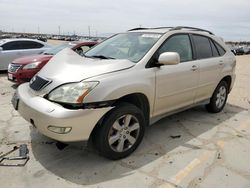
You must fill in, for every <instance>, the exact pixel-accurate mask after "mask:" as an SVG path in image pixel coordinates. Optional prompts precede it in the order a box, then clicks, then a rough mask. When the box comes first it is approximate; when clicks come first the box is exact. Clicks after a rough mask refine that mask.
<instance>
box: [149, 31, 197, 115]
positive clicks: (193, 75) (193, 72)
mask: <svg viewBox="0 0 250 188" xmlns="http://www.w3.org/2000/svg"><path fill="white" fill-rule="evenodd" d="M164 52H177V53H179V55H180V58H181V63H179V64H177V65H165V66H161V67H159V68H158V69H156V94H155V96H156V97H155V107H154V115H160V114H163V113H166V112H170V111H173V110H176V109H179V108H181V107H185V106H188V105H191V104H193V103H194V96H195V93H196V89H197V86H198V79H199V66H198V62H197V61H194V60H193V53H192V46H191V41H190V37H189V35H188V34H178V35H173V36H171V37H169V38H168V39H167V40H166V41H165V43H164V44H163V45H162V46H161V47H160V49H159V50H158V52H157V53H158V56H159V55H160V54H161V53H164Z"/></svg>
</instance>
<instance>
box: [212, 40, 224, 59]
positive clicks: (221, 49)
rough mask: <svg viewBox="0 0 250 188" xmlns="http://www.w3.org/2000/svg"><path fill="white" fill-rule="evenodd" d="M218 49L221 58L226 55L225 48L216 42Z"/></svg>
mask: <svg viewBox="0 0 250 188" xmlns="http://www.w3.org/2000/svg"><path fill="white" fill-rule="evenodd" d="M214 44H215V46H216V48H217V49H218V51H219V53H220V56H223V55H224V54H225V53H226V50H225V49H224V48H222V47H221V45H219V44H218V43H217V42H214Z"/></svg>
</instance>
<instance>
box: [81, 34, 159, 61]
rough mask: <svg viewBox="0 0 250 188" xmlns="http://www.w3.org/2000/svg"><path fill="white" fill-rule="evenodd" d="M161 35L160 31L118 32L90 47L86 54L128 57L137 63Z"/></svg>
mask: <svg viewBox="0 0 250 188" xmlns="http://www.w3.org/2000/svg"><path fill="white" fill-rule="evenodd" d="M160 37H161V34H158V33H157V34H155V33H132V32H131V33H122V34H118V35H115V36H113V37H112V38H110V39H107V40H106V41H104V42H102V43H101V44H99V45H97V46H96V47H94V48H92V49H90V50H89V51H88V52H87V53H86V54H85V56H86V57H94V58H102V59H128V60H130V61H132V62H135V63H136V62H138V61H140V60H141V59H142V58H143V56H144V55H145V54H146V53H147V52H148V51H149V49H150V48H151V47H152V46H153V45H154V44H155V43H156V41H158V39H159V38H160Z"/></svg>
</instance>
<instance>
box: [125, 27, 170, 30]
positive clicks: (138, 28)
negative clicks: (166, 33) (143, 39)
mask: <svg viewBox="0 0 250 188" xmlns="http://www.w3.org/2000/svg"><path fill="white" fill-rule="evenodd" d="M172 28H174V27H152V28H149V27H148V28H146V27H144V28H143V27H136V28H133V29H130V30H128V31H136V30H147V29H172Z"/></svg>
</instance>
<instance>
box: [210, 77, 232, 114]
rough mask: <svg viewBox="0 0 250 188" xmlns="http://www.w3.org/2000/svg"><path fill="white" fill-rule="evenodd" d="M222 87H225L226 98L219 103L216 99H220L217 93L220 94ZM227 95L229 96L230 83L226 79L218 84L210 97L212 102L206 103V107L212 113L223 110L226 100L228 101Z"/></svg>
mask: <svg viewBox="0 0 250 188" xmlns="http://www.w3.org/2000/svg"><path fill="white" fill-rule="evenodd" d="M222 88H225V92H226V93H225V100H224V102H223V103H221V105H217V103H216V101H217V100H218V98H217V95H218V94H219V92H220V90H221V89H222ZM227 96H228V84H227V82H226V81H224V80H222V81H221V82H220V83H219V84H218V86H217V87H216V88H215V90H214V93H213V95H212V97H211V98H210V103H209V104H207V105H206V109H207V111H208V112H211V113H218V112H220V111H222V110H223V108H224V106H225V104H226V102H227Z"/></svg>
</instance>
